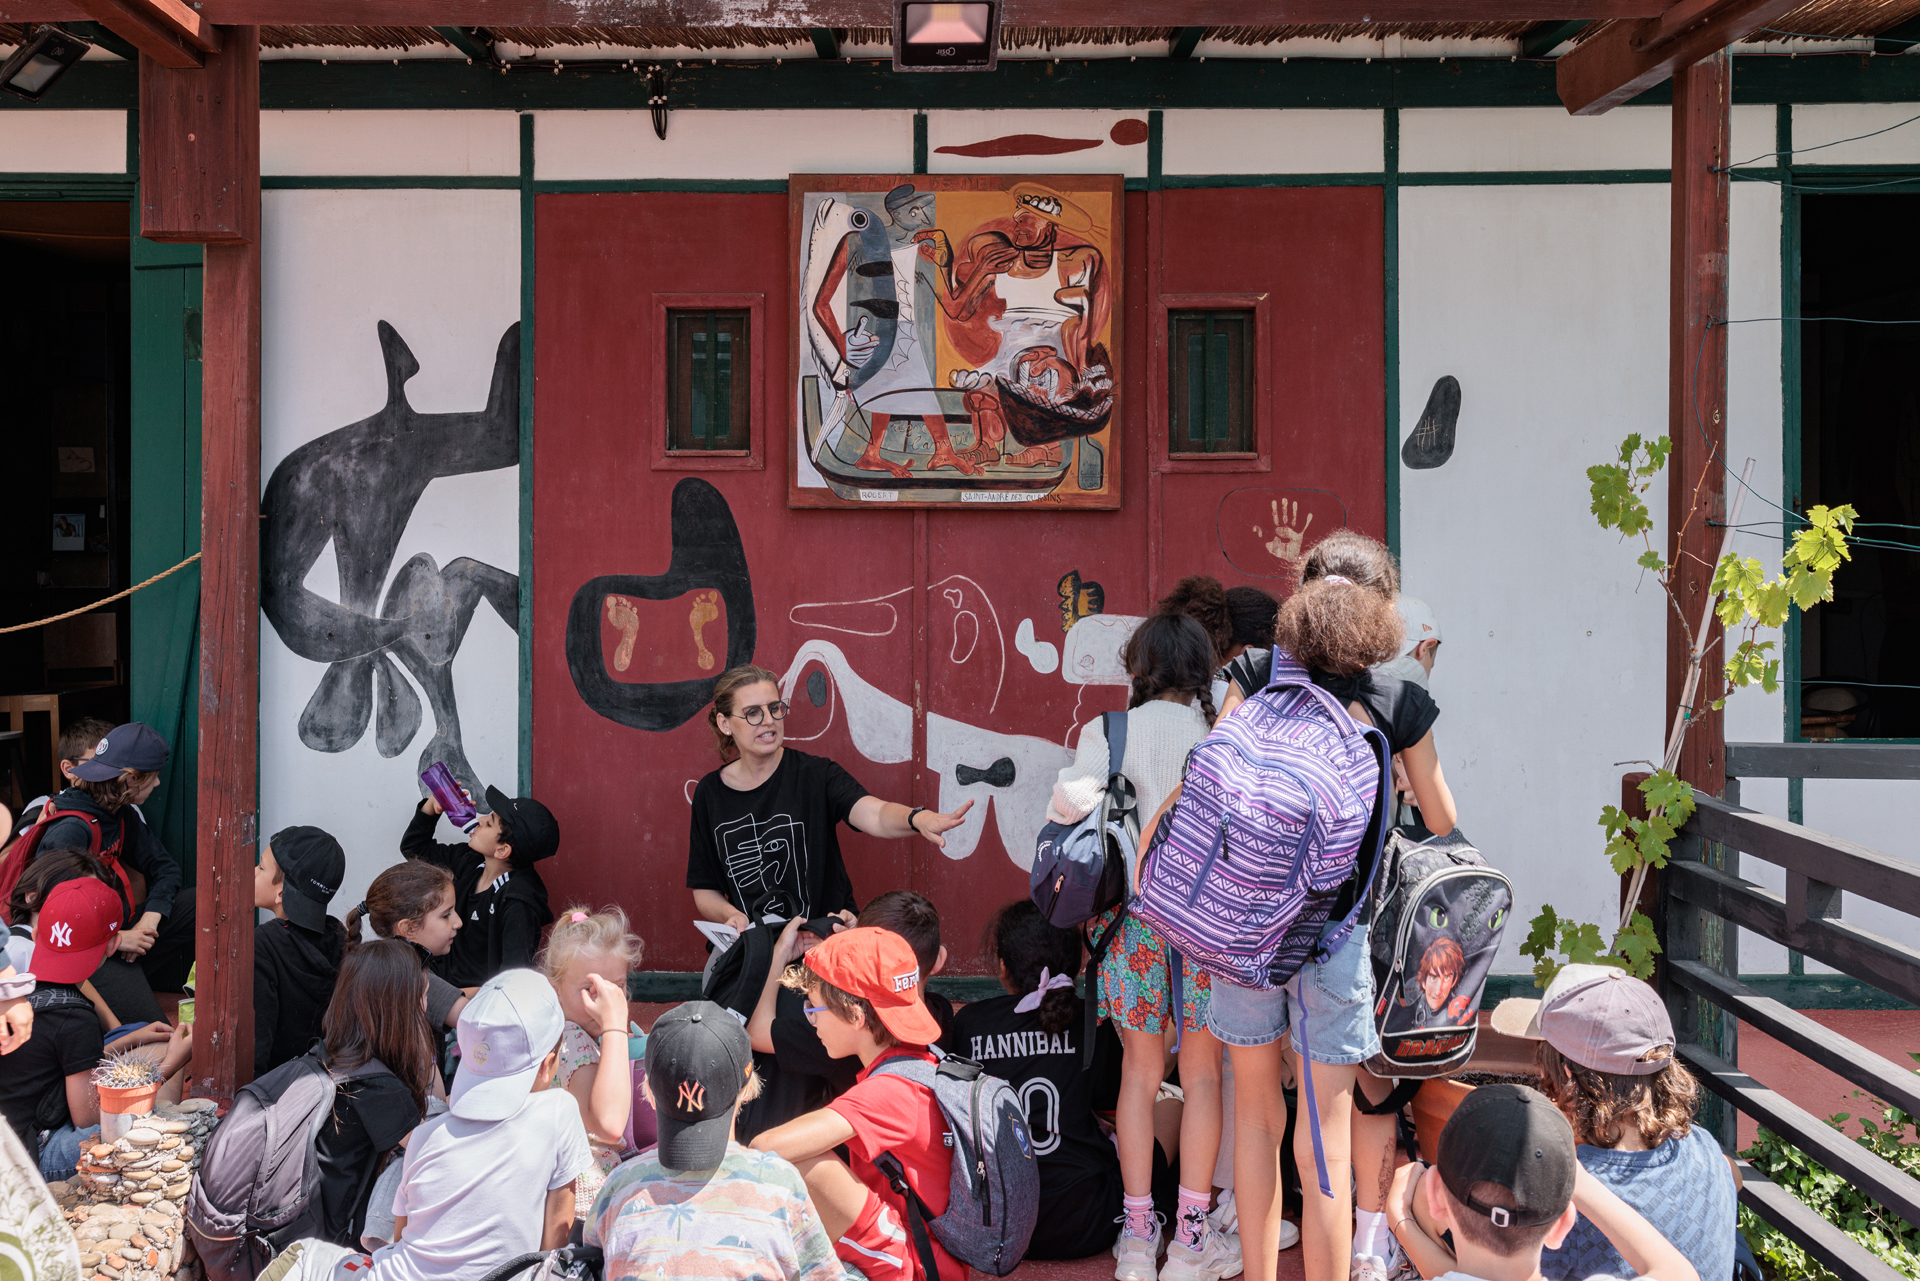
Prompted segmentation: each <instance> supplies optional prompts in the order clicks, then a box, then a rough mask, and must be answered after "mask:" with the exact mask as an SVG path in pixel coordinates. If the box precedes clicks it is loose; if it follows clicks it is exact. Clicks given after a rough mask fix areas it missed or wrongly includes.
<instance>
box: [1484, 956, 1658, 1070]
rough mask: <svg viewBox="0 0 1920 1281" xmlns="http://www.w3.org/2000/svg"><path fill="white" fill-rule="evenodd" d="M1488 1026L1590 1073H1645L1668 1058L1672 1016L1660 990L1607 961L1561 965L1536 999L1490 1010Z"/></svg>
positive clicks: (1517, 1000) (1507, 1002) (1510, 1002)
mask: <svg viewBox="0 0 1920 1281" xmlns="http://www.w3.org/2000/svg"><path fill="white" fill-rule="evenodd" d="M1493 1030H1494V1031H1496V1032H1499V1033H1501V1034H1502V1035H1505V1036H1517V1037H1521V1038H1523V1039H1525V1040H1529V1041H1545V1042H1546V1043H1547V1044H1548V1045H1551V1046H1552V1047H1553V1048H1554V1049H1556V1050H1558V1051H1559V1052H1560V1053H1561V1055H1562V1056H1563V1057H1565V1058H1567V1059H1570V1060H1571V1061H1573V1062H1575V1063H1578V1064H1579V1065H1580V1066H1581V1067H1583V1068H1588V1069H1590V1070H1592V1071H1595V1072H1611V1073H1613V1074H1614V1075H1615V1076H1651V1075H1652V1074H1653V1073H1655V1072H1658V1071H1660V1070H1661V1069H1662V1068H1664V1067H1666V1066H1667V1064H1668V1063H1670V1062H1672V1061H1673V1060H1672V1058H1671V1056H1670V1055H1669V1056H1668V1057H1662V1058H1653V1059H1649V1058H1648V1057H1647V1056H1648V1055H1649V1054H1651V1053H1652V1052H1653V1051H1655V1050H1660V1049H1665V1050H1668V1051H1671V1050H1672V1049H1673V1020H1672V1019H1670V1018H1668V1017H1667V1007H1666V1005H1665V1004H1664V1003H1663V1002H1662V1001H1661V1000H1660V994H1659V993H1658V992H1655V991H1654V990H1653V989H1652V988H1651V987H1649V986H1647V985H1646V984H1645V983H1642V982H1641V981H1640V980H1639V979H1637V978H1634V977H1633V976H1632V975H1631V974H1628V973H1627V972H1626V971H1625V970H1619V969H1615V968H1614V967H1613V966H1611V965H1565V966H1562V967H1561V968H1560V972H1559V973H1558V974H1556V975H1554V977H1553V982H1551V983H1549V984H1548V985H1547V990H1546V994H1545V995H1544V996H1542V997H1541V998H1540V999H1539V1000H1537V1001H1536V1000H1528V999H1526V998H1523V997H1515V998H1511V999H1509V1000H1505V1001H1502V1002H1500V1005H1499V1008H1498V1009H1496V1010H1494V1012H1493Z"/></svg>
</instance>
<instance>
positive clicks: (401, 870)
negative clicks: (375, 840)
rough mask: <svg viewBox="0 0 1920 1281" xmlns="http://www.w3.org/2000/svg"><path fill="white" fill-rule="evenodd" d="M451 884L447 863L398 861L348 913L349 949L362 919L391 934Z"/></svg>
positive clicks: (418, 915)
mask: <svg viewBox="0 0 1920 1281" xmlns="http://www.w3.org/2000/svg"><path fill="white" fill-rule="evenodd" d="M452 888H453V873H451V872H449V871H447V869H446V868H444V867H440V866H438V865H437V864H434V863H428V862H424V861H422V860H420V859H417V858H410V859H408V860H407V861H406V862H404V863H395V864H394V865H393V866H392V867H390V868H388V869H387V870H386V871H384V872H382V873H380V875H378V876H376V877H374V878H373V884H371V885H369V886H367V898H366V901H365V902H363V903H361V904H360V906H358V907H356V908H354V909H353V910H352V911H351V912H348V913H347V950H348V951H352V950H353V949H354V948H355V947H356V946H358V945H359V943H360V922H362V921H367V920H371V921H372V922H373V932H374V933H375V934H377V935H379V936H380V937H381V938H383V939H384V938H392V937H393V927H394V926H396V925H398V924H400V923H401V922H402V921H419V920H424V919H425V918H426V916H427V914H428V913H430V912H432V911H433V910H434V909H435V908H437V907H439V906H440V900H441V899H442V898H443V897H445V895H446V893H447V891H448V890H450V889H452ZM388 1066H389V1067H391V1066H392V1065H391V1064H388Z"/></svg>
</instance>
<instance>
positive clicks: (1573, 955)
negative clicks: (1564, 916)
mask: <svg viewBox="0 0 1920 1281" xmlns="http://www.w3.org/2000/svg"><path fill="white" fill-rule="evenodd" d="M1560 951H1561V953H1562V954H1563V955H1564V956H1565V957H1566V958H1567V961H1568V963H1569V964H1572V965H1599V964H1603V963H1604V960H1605V957H1606V955H1607V942H1606V940H1605V939H1603V938H1601V937H1600V927H1599V926H1598V925H1595V924H1593V923H1592V922H1591V921H1582V922H1580V923H1579V924H1577V925H1576V924H1574V923H1573V922H1572V921H1562V922H1561V924H1560Z"/></svg>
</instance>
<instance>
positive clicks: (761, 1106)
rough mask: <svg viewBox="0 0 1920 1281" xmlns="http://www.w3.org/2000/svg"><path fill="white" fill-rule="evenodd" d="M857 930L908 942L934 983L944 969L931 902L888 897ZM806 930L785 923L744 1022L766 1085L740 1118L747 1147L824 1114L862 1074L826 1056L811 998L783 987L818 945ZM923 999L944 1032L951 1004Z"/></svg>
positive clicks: (874, 904) (856, 1065)
mask: <svg viewBox="0 0 1920 1281" xmlns="http://www.w3.org/2000/svg"><path fill="white" fill-rule="evenodd" d="M858 923H859V924H861V925H867V926H873V927H874V928H877V929H882V930H892V931H893V932H894V933H895V934H898V935H899V936H900V937H901V938H903V939H905V940H906V941H907V946H909V947H911V948H912V949H913V955H914V957H915V959H917V960H918V961H919V962H920V972H921V973H922V974H923V975H925V976H927V977H929V978H931V977H932V976H933V975H935V974H938V973H939V972H940V971H941V970H942V969H944V968H946V964H947V949H946V948H945V947H943V946H941V943H940V911H939V909H938V908H936V907H934V905H933V901H932V900H931V899H929V898H927V896H926V895H924V894H918V893H915V892H914V891H913V890H888V891H887V892H886V893H885V894H882V895H879V896H878V897H877V898H875V899H873V900H872V901H871V902H869V903H868V904H867V906H866V908H865V909H864V910H863V911H862V912H861V913H860V919H859V922H858ZM804 924H805V923H804V922H803V921H800V920H798V919H797V918H796V919H795V920H792V921H789V922H787V928H786V929H785V930H784V931H782V932H781V935H780V938H779V940H778V941H777V942H775V944H774V948H773V964H772V965H770V966H768V968H767V982H766V987H765V988H764V989H762V991H761V993H760V1002H759V1004H758V1006H756V1007H755V1009H754V1011H753V1016H752V1018H750V1019H749V1020H748V1022H747V1033H748V1035H749V1036H751V1037H752V1038H753V1048H754V1053H755V1058H754V1069H755V1071H756V1072H757V1073H758V1074H759V1076H760V1078H761V1080H762V1081H764V1082H765V1083H766V1085H765V1088H764V1089H763V1090H761V1091H760V1092H759V1097H758V1098H756V1099H754V1100H753V1101H752V1103H751V1105H750V1106H748V1107H744V1108H742V1109H741V1111H740V1135H741V1141H742V1142H745V1143H751V1142H752V1141H753V1139H754V1137H755V1136H756V1135H758V1134H760V1133H761V1132H762V1131H763V1130H771V1129H772V1128H773V1127H774V1126H776V1125H785V1124H786V1123H787V1122H788V1121H791V1120H793V1119H794V1118H796V1117H800V1116H805V1115H806V1114H807V1113H809V1112H812V1111H815V1110H816V1109H818V1108H822V1107H825V1106H826V1104H827V1103H828V1101H829V1100H832V1099H837V1098H839V1097H840V1096H841V1095H842V1094H845V1093H846V1092H847V1090H848V1089H849V1088H850V1087H851V1086H852V1085H853V1083H854V1080H855V1078H856V1077H857V1076H858V1075H859V1073H860V1060H859V1059H857V1058H854V1057H851V1056H848V1057H845V1058H838V1059H836V1058H834V1057H833V1056H832V1055H830V1054H828V1053H827V1051H826V1048H825V1047H824V1046H823V1045H822V1044H821V1042H820V1033H819V1032H818V1031H817V1030H816V1029H815V1028H814V1026H813V1023H812V1021H811V1020H809V1019H808V1018H807V1014H806V1006H807V1002H806V998H805V997H804V996H803V995H802V994H801V993H799V992H797V991H795V990H793V989H792V988H789V987H787V986H785V985H784V984H783V983H782V982H781V979H782V977H783V976H784V975H785V973H786V970H787V967H788V966H789V965H791V964H793V962H795V961H797V960H799V959H800V957H801V956H802V955H803V954H804V953H805V952H806V950H807V949H808V948H809V947H812V946H813V945H814V944H815V943H818V942H819V941H820V938H819V936H818V935H817V934H813V933H811V932H810V931H808V930H805V929H803V928H801V927H802V926H803V925H804ZM835 928H840V927H838V926H836V927H835ZM920 999H921V1000H922V1001H924V1002H925V1003H926V1007H927V1009H928V1011H929V1012H930V1013H932V1015H933V1017H934V1018H935V1019H936V1020H938V1022H939V1024H940V1027H941V1028H942V1029H943V1030H944V1029H945V1028H947V1027H948V1026H949V1025H950V1024H951V1023H952V1022H953V1002H951V1001H949V1000H948V999H947V998H946V997H944V996H942V995H940V994H939V993H938V992H934V991H931V990H923V991H922V992H921V993H920Z"/></svg>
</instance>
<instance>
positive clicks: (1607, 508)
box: [1520, 432, 1857, 988]
mask: <svg viewBox="0 0 1920 1281" xmlns="http://www.w3.org/2000/svg"><path fill="white" fill-rule="evenodd" d="M1672 450H1673V445H1672V442H1671V441H1670V440H1669V439H1668V438H1667V437H1665V436H1662V437H1660V438H1659V439H1657V440H1647V439H1644V438H1643V437H1641V436H1640V434H1639V433H1638V432H1636V433H1634V434H1633V435H1631V436H1628V437H1627V438H1626V439H1625V440H1624V441H1622V442H1621V443H1620V460H1619V461H1618V462H1609V463H1600V464H1597V465H1595V466H1593V467H1589V468H1587V479H1588V481H1589V482H1590V483H1591V491H1592V496H1593V514H1594V516H1595V518H1596V519H1598V520H1599V522H1600V527H1601V528H1602V529H1613V530H1618V531H1619V532H1620V536H1621V538H1623V539H1632V538H1638V539H1639V540H1640V542H1641V546H1642V549H1643V550H1642V551H1641V553H1640V557H1639V560H1638V564H1639V565H1640V567H1641V568H1642V569H1644V570H1646V571H1647V572H1648V573H1650V574H1652V575H1653V576H1654V577H1655V578H1656V579H1657V580H1658V581H1659V583H1660V586H1661V589H1662V590H1663V591H1665V593H1666V595H1667V600H1668V602H1669V603H1670V604H1671V605H1672V607H1673V610H1674V613H1675V614H1676V615H1677V616H1678V617H1679V618H1680V625H1681V627H1682V629H1684V630H1685V632H1686V637H1687V648H1688V652H1689V653H1690V654H1692V655H1693V660H1694V664H1695V666H1696V667H1697V665H1698V663H1699V659H1700V654H1701V652H1702V651H1703V650H1704V648H1705V638H1704V637H1702V636H1698V635H1696V634H1695V631H1694V627H1695V623H1694V622H1689V620H1688V619H1687V617H1686V614H1685V612H1684V611H1683V610H1682V609H1681V608H1680V597H1679V593H1678V592H1677V590H1676V588H1675V582H1676V567H1675V565H1674V564H1673V563H1672V562H1669V561H1667V560H1665V559H1663V558H1662V557H1661V554H1660V552H1659V551H1658V550H1657V549H1656V548H1655V547H1654V545H1653V529H1654V522H1653V513H1652V512H1651V511H1650V510H1649V509H1648V507H1647V500H1646V495H1647V491H1648V490H1649V489H1651V488H1652V486H1653V482H1654V479H1655V477H1657V476H1658V475H1659V474H1660V472H1661V471H1662V469H1664V468H1665V466H1666V463H1667V457H1668V455H1669V454H1670V453H1672ZM1696 493H1697V491H1696ZM1696 513H1697V501H1696ZM1856 517H1857V513H1856V512H1855V511H1854V509H1853V508H1852V507H1846V506H1843V507H1833V508H1828V507H1825V506H1817V507H1814V508H1812V509H1811V510H1810V511H1808V512H1807V513H1806V514H1805V515H1804V516H1803V517H1801V519H1802V520H1803V521H1804V522H1805V524H1804V525H1803V527H1802V528H1800V529H1798V530H1796V531H1795V532H1794V535H1793V538H1792V540H1791V541H1790V542H1789V543H1788V545H1787V548H1786V550H1785V552H1784V553H1783V554H1782V555H1781V558H1780V570H1781V572H1780V575H1779V577H1777V578H1771V579H1770V578H1768V577H1767V573H1766V570H1765V568H1764V567H1763V566H1762V565H1761V564H1760V562H1759V561H1758V560H1757V559H1755V558H1753V557H1750V556H1749V557H1744V558H1743V557H1741V556H1739V555H1736V554H1734V553H1733V552H1728V553H1727V554H1726V555H1724V556H1722V557H1721V558H1720V561H1719V563H1718V564H1717V565H1715V566H1714V570H1713V581H1712V584H1711V588H1710V590H1711V591H1712V593H1713V598H1714V614H1715V616H1716V617H1718V618H1719V620H1720V625H1721V627H1722V628H1723V629H1724V631H1725V633H1726V635H1727V637H1728V638H1729V639H1732V638H1733V637H1735V636H1738V637H1739V643H1738V644H1737V645H1735V646H1734V648H1733V651H1732V653H1731V654H1730V655H1729V656H1728V658H1727V661H1726V666H1725V668H1724V669H1723V671H1724V674H1725V676H1726V681H1727V688H1728V689H1729V690H1733V689H1740V688H1744V687H1746V686H1750V685H1758V686H1760V688H1761V689H1763V690H1765V691H1766V692H1767V693H1769V694H1771V693H1773V692H1774V691H1775V690H1777V689H1779V688H1780V660H1779V657H1778V656H1777V651H1776V648H1775V645H1776V642H1774V641H1772V640H1761V639H1760V633H1761V631H1762V630H1774V629H1778V628H1779V627H1781V626H1783V625H1784V624H1785V623H1786V621H1787V616H1788V614H1789V613H1790V612H1791V611H1792V609H1793V608H1794V607H1795V606H1798V607H1799V608H1800V609H1801V610H1802V611H1805V610H1808V609H1811V608H1813V606H1815V605H1817V604H1819V603H1820V602H1821V601H1828V600H1832V599H1833V575H1834V572H1835V571H1836V570H1838V569H1839V568H1840V565H1841V564H1842V562H1844V561H1846V560H1848V559H1850V556H1849V553H1848V551H1847V537H1848V535H1850V534H1851V533H1852V532H1853V523H1854V520H1855V519H1856ZM1692 518H1693V514H1689V517H1688V519H1689V520H1691V519H1692ZM1696 621H1697V620H1696ZM1687 688H1688V689H1689V690H1691V689H1693V688H1695V682H1694V681H1693V680H1689V682H1688V686H1687ZM1685 701H1691V700H1690V698H1688V699H1683V702H1685ZM1726 701H1727V700H1726V699H1725V698H1724V697H1723V698H1719V699H1716V700H1715V701H1714V703H1713V706H1714V708H1715V709H1718V708H1720V707H1723V706H1725V704H1726ZM1691 719H1692V716H1691V708H1685V707H1683V708H1682V709H1681V711H1680V714H1679V715H1677V716H1676V718H1675V722H1674V730H1673V734H1672V737H1671V738H1670V740H1669V742H1668V744H1667V752H1666V758H1665V761H1664V762H1663V764H1662V767H1661V768H1659V769H1656V770H1654V771H1653V773H1651V774H1650V775H1648V777H1647V778H1646V779H1645V780H1643V781H1642V782H1641V784H1640V794H1641V795H1642V796H1643V797H1645V798H1646V809H1647V817H1645V818H1635V817H1633V816H1632V815H1629V814H1627V813H1626V812H1625V811H1624V810H1622V809H1621V808H1620V807H1619V806H1617V805H1609V806H1607V807H1606V808H1605V809H1603V810H1601V811H1600V824H1599V825H1600V826H1601V827H1602V828H1603V829H1605V831H1606V834H1607V844H1606V855H1607V858H1608V860H1609V861H1610V862H1611V863H1612V864H1613V870H1614V871H1615V872H1616V873H1618V874H1619V875H1621V876H1631V877H1632V878H1633V880H1632V883H1631V885H1630V886H1629V889H1628V892H1627V897H1626V906H1625V907H1624V908H1623V910H1622V911H1621V915H1620V920H1619V922H1618V924H1617V925H1616V926H1615V928H1614V930H1613V932H1612V935H1611V937H1609V936H1608V935H1607V934H1606V933H1604V932H1603V931H1602V929H1601V927H1600V926H1598V925H1595V924H1593V923H1591V922H1588V921H1579V920H1575V919H1572V918H1569V917H1563V916H1561V915H1560V914H1559V913H1558V912H1557V911H1555V910H1554V908H1553V907H1552V906H1551V905H1547V906H1544V907H1542V908H1541V910H1540V915H1538V916H1536V917H1534V918H1533V921H1532V922H1531V927H1532V928H1531V930H1530V932H1529V933H1528V935H1527V939H1526V942H1524V943H1522V944H1521V945H1520V953H1521V955H1523V956H1529V957H1532V958H1533V961H1534V967H1533V979H1534V982H1535V983H1536V984H1537V985H1538V986H1540V987H1543V988H1544V987H1545V986H1546V985H1547V984H1548V983H1550V982H1552V981H1553V976H1554V975H1555V974H1557V973H1558V972H1559V970H1560V967H1561V966H1562V965H1568V964H1589V965H1592V964H1598V965H1612V966H1617V967H1619V968H1620V969H1623V970H1625V971H1627V972H1628V973H1629V974H1632V975H1634V976H1635V977H1636V978H1648V977H1651V975H1652V974H1653V958H1654V956H1655V955H1656V954H1657V953H1658V952H1659V951H1660V944H1659V942H1658V941H1657V939H1656V937H1655V935H1654V928H1653V922H1652V921H1650V920H1648V919H1647V917H1646V915H1645V914H1644V913H1641V912H1637V911H1635V910H1634V906H1635V905H1636V904H1637V903H1638V902H1639V899H1640V888H1641V886H1642V884H1644V882H1645V880H1646V876H1647V873H1648V871H1649V870H1652V869H1656V868H1662V867H1665V866H1666V865H1667V859H1668V857H1669V852H1670V850H1671V848H1672V843H1673V838H1674V835H1675V833H1676V832H1677V831H1678V830H1679V828H1680V827H1681V826H1682V825H1684V824H1685V823H1686V821H1687V819H1688V817H1689V816H1690V815H1691V814H1692V813H1693V808H1694V807H1693V787H1692V785H1691V784H1689V783H1688V782H1687V781H1686V780H1685V779H1683V778H1681V777H1680V776H1679V775H1678V774H1676V773H1675V772H1674V769H1673V767H1674V766H1675V765H1676V764H1677V763H1678V762H1679V759H1680V746H1681V743H1682V742H1683V741H1684V740H1685V737H1686V731H1687V726H1688V724H1689V723H1690V721H1691Z"/></svg>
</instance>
